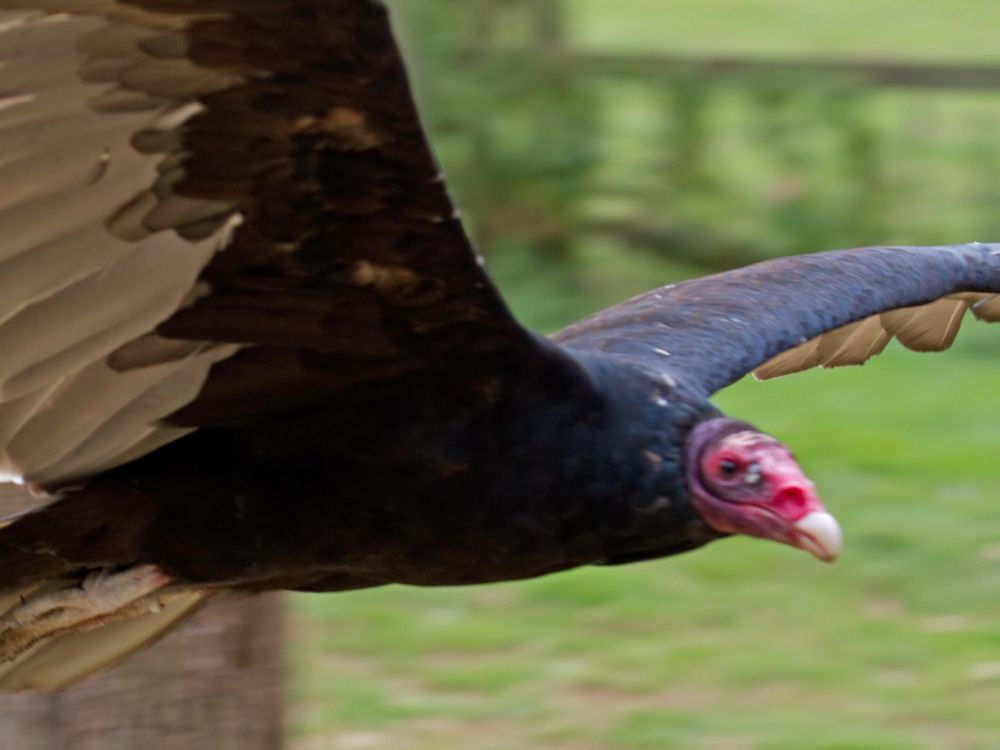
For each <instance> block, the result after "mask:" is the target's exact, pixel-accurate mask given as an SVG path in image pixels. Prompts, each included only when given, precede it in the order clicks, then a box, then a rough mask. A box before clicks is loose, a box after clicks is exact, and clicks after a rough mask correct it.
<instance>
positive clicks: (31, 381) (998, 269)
mask: <svg viewBox="0 0 1000 750" xmlns="http://www.w3.org/2000/svg"><path fill="white" fill-rule="evenodd" d="M0 62H2V63H4V65H5V67H3V68H0V148H5V149H8V152H9V153H11V154H15V155H16V158H14V159H13V160H11V161H9V162H4V161H2V160H0V181H4V184H7V185H9V186H11V187H10V189H9V190H8V192H7V195H6V199H5V200H0V230H5V233H0V236H4V237H6V239H4V240H0V250H2V251H3V253H4V255H3V257H2V258H0V279H2V278H4V275H5V274H11V275H12V276H10V277H11V278H13V277H14V276H13V275H15V274H22V275H23V277H24V278H25V279H26V280H28V281H30V282H31V283H30V284H29V285H28V287H30V291H29V290H28V287H25V286H21V287H18V289H20V291H17V292H12V294H13V298H12V299H11V300H10V301H9V307H10V311H9V312H8V316H7V317H5V318H2V319H0V345H3V344H5V343H6V344H9V346H8V347H7V349H6V351H8V352H9V359H10V360H11V361H10V362H9V363H8V364H6V365H5V369H3V370H2V372H0V438H2V439H3V441H4V446H5V449H4V453H3V456H2V458H3V462H2V467H3V470H4V471H5V472H6V474H7V476H8V478H9V479H11V480H12V481H13V482H14V483H15V484H16V483H20V484H21V486H23V487H24V488H25V490H26V491H24V492H21V493H20V496H19V498H18V499H17V503H18V508H19V510H18V511H17V512H16V513H14V504H13V503H14V501H13V500H12V501H11V505H10V506H9V510H10V511H11V515H10V517H9V518H8V519H7V523H6V526H5V527H3V528H2V529H0V615H2V619H0V660H5V662H6V663H5V664H4V665H3V666H0V687H7V688H18V687H28V686H43V687H44V686H53V685H61V684H65V683H67V682H71V681H73V680H76V679H79V678H80V677H82V676H85V675H86V674H87V673H89V672H91V671H93V670H94V669H97V668H99V667H101V666H103V665H105V664H107V663H109V662H113V661H114V660H116V659H118V658H121V657H122V656H123V655H125V654H127V653H128V652H130V651H131V650H133V649H134V648H136V647H138V646H139V645H142V644H143V643H145V642H148V641H150V640H151V639H153V638H155V637H157V636H158V635H159V634H160V633H161V632H163V631H165V630H166V629H167V628H169V627H170V626H172V625H174V624H176V623H177V622H180V621H181V620H182V619H183V618H184V617H185V616H186V615H187V614H188V613H190V612H191V611H193V610H194V609H196V608H197V607H198V606H200V605H201V604H202V603H204V602H205V601H207V600H208V599H209V598H210V597H211V595H213V594H214V593H215V592H216V591H219V590H238V591H245V592H255V591H260V590H266V589H275V588H284V589H297V590H310V591H338V590H346V589H352V588H363V587H369V586H378V585H382V584H385V583H405V584H414V585H451V584H466V583H478V582H485V581H498V580H510V579H517V578H525V577H530V576H537V575H541V574H544V573H549V572H553V571H558V570H563V569H566V568H571V567H574V566H579V565H590V564H616V563H624V562H629V561H634V560H639V559H648V558H652V557H659V556H666V555H670V554H674V553H676V552H681V551H685V550H689V549H693V548H695V547H698V546H701V545H703V544H705V543H707V542H709V541H711V540H713V539H716V538H719V537H721V536H725V535H728V534H732V533H746V534H751V535H755V536H760V537H763V538H768V539H773V540H776V541H781V542H785V543H788V544H793V545H795V546H799V547H802V548H804V549H806V550H808V551H810V552H812V553H813V554H815V555H817V556H818V557H821V558H823V559H832V558H834V557H835V556H836V554H837V552H838V551H839V544H840V537H839V530H838V529H837V527H836V524H835V522H833V520H832V517H830V516H829V514H827V513H826V512H825V511H824V510H823V508H822V505H821V504H820V503H819V501H818V498H817V497H816V496H815V492H814V490H813V487H812V484H811V483H810V482H809V481H808V480H807V479H806V478H805V477H804V476H803V475H802V473H801V471H800V470H799V469H798V467H797V466H796V465H795V463H794V461H793V460H792V459H791V457H790V455H789V454H788V452H787V450H786V449H785V448H783V447H782V446H781V445H780V444H778V443H777V442H776V441H774V440H773V439H771V438H769V437H767V436H765V435H762V434H761V433H758V432H757V431H756V430H754V429H753V428H752V427H750V426H749V425H745V424H743V423H740V422H736V421H733V420H729V419H726V418H724V417H722V415H721V414H720V413H719V412H718V410H716V409H715V408H714V407H713V406H712V405H711V404H710V403H709V401H708V398H709V396H711V394H712V393H714V392H715V391H716V390H718V389H719V388H722V387H724V386H726V385H728V384H729V383H731V382H733V381H734V380H736V379H738V378H739V377H741V376H742V375H744V374H746V373H748V372H750V371H753V370H757V371H758V372H759V373H760V374H762V375H765V376H769V375H775V374H782V373H784V372H790V371H794V370H796V369H802V368H804V367H808V366H814V365H838V364H851V363H859V362H862V361H864V360H865V359H867V358H868V357H869V356H871V355H872V354H874V353H877V351H879V350H880V348H881V347H882V346H884V345H885V343H886V342H887V341H888V339H889V338H891V337H892V336H896V337H898V338H899V339H900V340H901V341H902V342H903V343H904V344H907V345H908V346H911V347H913V348H918V349H940V348H944V347H946V346H947V345H948V344H950V342H951V339H952V338H953V336H954V333H955V331H957V326H958V321H959V320H960V319H961V316H962V315H963V314H964V313H965V311H966V309H967V308H970V307H971V308H972V309H973V311H974V313H975V314H977V315H978V316H979V317H981V318H984V319H987V320H992V319H995V318H996V317H998V315H997V312H998V311H997V307H998V305H997V304H996V302H995V297H994V296H993V295H994V294H995V293H997V292H1000V247H998V246H989V245H963V246H954V247H938V248H871V249H865V250H854V251H842V252H835V253H827V254H819V255H813V256H803V257H798V258H788V259H782V260H776V261H771V262H768V263H762V264H759V265H756V266H752V267H749V268H746V269H741V270H737V271H732V272H729V273H725V274H720V275H717V276H712V277H708V278H705V279H700V280H697V281H691V282H686V283H684V284H678V285H676V286H672V287H667V288H664V289H660V290H657V291H654V292H651V293H649V294H647V295H644V296H642V297H639V298H636V299H634V300H631V301H628V302H625V303H622V304H621V305H619V306H617V307H614V308H612V309H610V310H607V311H605V312H602V313H599V314H598V315H595V316H593V317H591V318H588V319H587V320H584V321H582V322H581V323H579V324H577V325H575V326H572V327H570V328H569V329H567V330H565V331H562V332H560V333H558V334H556V335H555V336H553V337H552V338H551V339H547V338H544V337H540V336H537V335H535V334H533V333H531V332H530V331H527V330H526V329H524V328H523V327H521V326H520V325H519V324H518V323H517V321H516V320H515V319H514V318H513V317H512V316H511V315H510V313H509V312H508V311H507V309H506V307H505V305H504V303H503V300H502V299H501V297H500V296H499V294H498V292H497V291H496V289H495V288H494V286H493V285H492V283H491V281H490V280H489V278H488V276H487V275H486V274H485V272H484V270H483V268H482V262H481V259H479V258H478V257H477V256H476V254H475V252H474V250H473V249H472V247H471V245H470V243H469V241H468V240H467V238H466V235H465V234H464V232H463V230H462V227H461V223H460V221H459V219H458V215H457V213H456V212H455V210H454V207H453V206H452V203H451V201H450V200H449V198H448V196H447V193H446V191H445V187H444V183H443V179H442V177H441V174H440V172H439V169H438V167H437V165H436V164H435V162H434V159H433V157H432V155H431V152H430V149H429V147H428V145H427V142H426V140H425V137H424V134H423V131H422V129H421V128H420V125H419V121H418V119H417V114H416V111H415V108H414V106H413V102H412V99H411V96H410V93H409V89H408V86H407V83H406V77H405V72H404V69H403V66H402V62H401V59H400V57H399V54H398V52H397V49H396V47H395V44H394V42H393V39H392V35H391V31H390V28H389V23H388V19H387V15H386V11H385V9H384V8H383V6H382V5H381V4H380V3H378V2H373V1H372V0H241V1H240V2H237V1H236V0H198V1H197V2H196V1H195V0H86V1H85V0H0ZM17 71H24V75H23V77H22V78H16V77H15V75H14V73H15V72H17ZM50 71H51V73H50ZM40 124H41V125H51V126H52V132H56V133H57V134H56V135H49V131H45V132H42V131H39V130H38V127H39V125H40ZM67 124H68V125H72V126H73V127H72V128H70V129H69V130H68V131H64V132H74V134H75V140H74V139H73V138H70V137H69V136H68V135H58V131H59V128H61V127H63V126H65V125H67ZM51 148H56V149H62V151H58V153H57V156H61V157H63V156H64V157H65V158H62V159H61V161H59V162H58V163H57V162H55V161H53V160H52V159H48V158H47V152H48V149H51ZM11 165H13V166H11ZM66 205H71V206H72V210H63V211H60V212H56V213H54V212H53V211H52V210H51V209H53V208H55V207H58V206H66ZM43 216H47V217H52V218H49V219H47V220H46V221H48V222H49V223H48V224H46V223H45V222H41V223H38V222H35V223H31V222H30V221H29V219H31V218H32V217H34V218H35V219H38V218H39V217H43ZM50 225H51V226H50ZM64 238H70V239H71V240H72V241H71V242H70V243H68V244H71V245H72V249H73V254H72V255H66V254H63V251H64V250H65V248H64V247H63V245H64V244H66V243H64V242H63V240H64ZM11 258H13V259H15V260H17V262H18V264H19V265H18V266H16V267H14V266H12V265H11V263H12V260H11ZM18 278H20V277H18ZM0 302H2V300H0ZM126 302H128V304H126ZM921 306H923V307H921ZM28 489H30V492H29V491H27V490H28ZM15 494H16V493H15ZM98 625H102V626H103V628H101V629H100V630H97V631H94V628H95V627H96V626H98ZM88 631H94V632H96V633H107V636H106V637H103V638H102V637H100V636H94V635H93V634H91V635H90V636H88V639H81V638H80V637H79V636H78V633H81V632H88ZM65 654H73V659H71V660H67V662H66V663H65V664H64V665H58V664H57V662H58V660H59V658H60V656H61V655H65ZM54 664H56V666H53V665H54Z"/></svg>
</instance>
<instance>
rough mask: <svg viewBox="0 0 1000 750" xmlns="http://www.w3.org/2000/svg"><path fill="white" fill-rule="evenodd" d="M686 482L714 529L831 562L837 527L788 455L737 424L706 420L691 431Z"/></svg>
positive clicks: (772, 441)
mask: <svg viewBox="0 0 1000 750" xmlns="http://www.w3.org/2000/svg"><path fill="white" fill-rule="evenodd" d="M687 467H688V468H687V477H688V484H689V486H690V488H691V495H692V503H693V505H694V508H695V510H696V511H697V512H698V514H699V515H700V516H701V517H702V519H703V520H704V521H705V523H707V524H708V525H709V526H711V527H712V528H713V529H715V530H716V531H721V532H723V533H726V534H747V535H749V536H756V537H760V538H761V539H772V540H774V541H776V542H782V543H783V544H790V545H791V546H793V547H798V548H799V549H804V550H806V551H807V552H810V553H812V554H813V555H815V556H816V557H818V558H819V559H820V560H823V561H825V562H833V561H834V560H836V559H837V556H838V555H839V554H840V547H841V534H840V527H839V526H838V525H837V522H836V520H835V519H834V518H833V516H831V515H830V514H829V513H828V512H827V511H826V508H824V507H823V504H822V503H821V502H820V501H819V498H818V497H817V496H816V489H815V487H814V486H813V483H812V482H810V481H809V480H808V479H806V477H805V475H804V474H803V473H802V469H800V468H799V465H798V464H797V463H795V459H793V458H792V453H791V451H789V450H788V448H786V447H785V446H783V445H782V444H781V443H779V442H778V441H777V440H775V439H774V438H772V437H770V436H769V435H765V434H764V433H762V432H758V431H757V430H755V429H754V428H753V427H751V426H750V425H748V424H745V423H743V422H737V421H734V420H732V419H725V418H719V419H711V420H708V421H706V422H702V423H701V424H700V425H698V426H697V427H696V428H695V429H694V430H693V431H692V433H691V436H690V437H689V438H688V443H687Z"/></svg>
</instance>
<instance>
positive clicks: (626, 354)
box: [554, 243, 1000, 395]
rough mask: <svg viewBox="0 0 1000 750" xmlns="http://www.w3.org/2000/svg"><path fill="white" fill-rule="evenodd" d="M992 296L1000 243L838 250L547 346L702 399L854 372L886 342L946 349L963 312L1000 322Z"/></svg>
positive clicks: (574, 329)
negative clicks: (755, 380)
mask: <svg viewBox="0 0 1000 750" xmlns="http://www.w3.org/2000/svg"><path fill="white" fill-rule="evenodd" d="M997 294H1000V245H984V244H979V243H974V244H971V245H953V246H942V247H875V248H863V249H859V250H841V251H835V252H827V253H817V254H815V255H802V256H796V257H792V258H782V259H779V260H772V261H767V262H764V263H758V264H756V265H752V266H747V267H746V268H741V269H737V270H734V271H729V272H727V273H721V274H717V275H715V276H707V277H705V278H702V279H697V280H694V281H688V282H684V283H681V284H677V285H674V286H668V287H664V288H662V289H658V290H655V291H652V292H649V293H647V294H644V295H641V296H639V297H636V298H634V299H631V300H628V301H627V302H623V303H622V304H620V305H617V306H615V307H612V308H610V309H608V310H605V311H603V312H600V313H598V314H596V315H594V316H592V317H590V318H587V319H585V320H583V321H581V322H580V323H577V324H576V325H573V326H571V327H569V328H567V329H565V330H564V331H561V332H559V333H558V334H556V336H555V337H554V338H555V340H556V341H557V342H559V343H560V344H562V345H564V346H566V347H569V348H571V349H577V350H585V351H593V352H605V353H607V354H608V355H611V356H613V357H617V358H620V359H622V360H625V361H628V362H631V363H633V364H635V365H637V366H640V367H643V368H645V369H647V370H650V371H653V372H658V373H663V374H665V375H667V376H668V377H669V378H670V379H671V380H675V381H677V382H678V383H682V384H684V385H685V386H686V387H687V388H690V389H693V390H696V391H701V392H703V393H704V394H705V395H709V394H711V393H714V392H715V391H717V390H719V389H720V388H724V387H725V386H727V385H729V384H730V383H732V382H734V381H736V380H738V379H739V378H741V377H743V376H744V375H746V374H747V373H749V372H755V373H756V374H757V375H758V376H759V377H765V378H766V377H775V376H777V375H784V374H787V373H791V372H796V371H798V370H803V369H807V368H809V367H815V366H826V367H835V366H840V365H851V364H861V363H862V362H864V361H866V360H867V359H868V358H870V357H872V356H874V355H876V354H878V353H879V352H881V351H882V349H883V348H885V346H886V344H887V343H888V342H889V341H890V340H891V339H892V338H893V337H895V338H897V339H898V340H899V341H900V343H902V344H903V345H904V346H906V347H908V348H910V349H915V350H917V351H940V350H942V349H946V348H947V347H948V346H950V345H951V343H952V341H953V340H954V338H955V335H956V333H957V332H958V328H959V325H960V324H961V320H962V317H963V316H964V315H965V313H966V311H967V310H969V309H971V310H972V312H973V314H974V315H975V316H976V317H977V318H979V319H981V320H986V321H991V322H992V321H997V320H1000V297H997Z"/></svg>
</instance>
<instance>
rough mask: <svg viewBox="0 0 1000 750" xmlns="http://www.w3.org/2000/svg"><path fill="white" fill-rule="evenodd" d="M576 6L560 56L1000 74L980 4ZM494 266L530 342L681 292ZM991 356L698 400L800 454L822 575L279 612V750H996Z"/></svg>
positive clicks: (653, 279)
mask: <svg viewBox="0 0 1000 750" xmlns="http://www.w3.org/2000/svg"><path fill="white" fill-rule="evenodd" d="M573 7H574V8H575V9H577V10H579V11H580V13H579V15H575V16H572V18H573V19H574V26H573V33H574V34H576V35H577V36H578V37H579V38H580V39H582V40H584V41H585V42H586V43H588V44H592V45H594V46H600V45H604V46H607V47H608V48H613V47H617V48H628V49H632V48H634V47H636V46H645V47H646V48H653V47H661V48H669V49H675V50H679V49H702V50H705V51H713V52H725V51H760V52H789V53H791V52H804V53H817V54H818V53H821V52H826V51H830V52H843V53H844V54H861V53H866V54H867V53H876V52H878V53H884V54H886V55H891V54H897V53H898V54H899V55H901V56H912V57H914V58H943V57H950V58H959V57H961V58H963V59H995V58H996V57H997V56H998V55H1000V52H998V51H997V48H996V45H995V41H994V40H993V39H992V36H993V33H994V31H995V28H996V27H997V26H998V23H997V22H998V21H1000V15H998V14H1000V7H998V6H996V5H995V3H992V2H989V1H988V0H962V1H961V2H957V3H954V4H950V5H947V6H945V5H944V4H937V3H931V2H928V1H927V0H922V1H921V2H912V1H908V2H902V0H877V1H873V2H868V3H860V2H853V3H843V4H838V5H834V4H826V3H813V2H810V3H802V2H798V1H797V0H768V1H767V2H765V1H763V0H753V1H752V2H751V1H750V0H726V1H724V0H675V1H674V2H671V3H653V2H651V1H649V0H619V2H617V3H614V4H607V3H603V2H600V0H575V3H574V4H573ZM806 8H808V10H806ZM879 14H881V15H879ZM878 19H881V20H878ZM991 19H992V22H991ZM888 20H891V21H892V24H891V28H890V27H889V25H888ZM956 40H961V43H960V44H956ZM959 98H961V97H959ZM996 99H997V98H996V97H992V99H991V104H990V106H994V107H996V106H998V104H997V102H996V101H994V100H996ZM977 101H982V100H981V99H977ZM956 106H958V105H956ZM976 106H980V105H978V104H977V105H976ZM640 120H641V118H640ZM942 121H947V118H944V119H943V120H942V119H939V120H938V121H937V122H938V124H939V125H940V123H941V122H942ZM955 148H958V147H955ZM953 155H954V153H953V152H949V153H947V154H943V155H942V156H941V158H940V161H939V163H940V164H948V163H949V162H950V160H951V159H952V157H953ZM735 168H736V169H738V170H739V169H742V170H743V171H744V173H745V174H746V176H747V179H748V180H752V178H753V176H754V170H753V167H752V165H746V164H744V165H736V167H735ZM947 186H948V183H947V180H944V181H943V182H942V183H937V184H934V185H928V187H927V200H926V203H924V204H922V205H921V206H920V207H919V211H920V212H927V211H931V210H933V209H932V207H933V205H934V203H935V200H936V198H935V195H936V192H937V191H939V190H946V189H947ZM745 210H748V211H755V210H757V209H756V208H749V209H745ZM734 221H735V222H739V221H741V218H740V217H739V216H736V217H734ZM936 226H941V225H936ZM955 226H956V227H962V226H965V225H964V224H962V220H961V219H960V218H959V219H956V220H955ZM914 235H915V236H917V237H920V236H921V235H920V231H919V227H918V228H917V229H916V230H914ZM886 239H887V240H891V241H894V240H895V238H886ZM942 239H947V238H942ZM950 239H951V240H953V241H962V240H965V239H970V238H969V237H966V236H956V237H951V238H950ZM924 241H931V240H924ZM803 249H819V248H803ZM505 250H506V251H505V252H503V253H497V254H496V256H495V258H494V262H493V266H492V267H493V271H494V273H495V274H496V275H497V277H498V278H499V281H500V284H501V288H502V289H503V290H504V291H505V294H506V295H507V296H508V298H509V299H510V300H511V303H512V305H513V306H514V308H515V309H516V310H517V311H518V313H519V314H520V315H521V317H522V319H524V320H525V321H526V322H528V323H529V324H532V325H534V326H537V327H538V328H539V329H542V330H553V329H555V328H556V327H558V326H559V325H561V324H562V323H564V322H566V321H568V320H572V319H574V318H575V317H577V316H579V315H581V314H584V313H586V312H588V311H590V310H592V309H595V308H598V307H601V306H603V305H606V304H612V303H614V302H617V301H619V300H620V299H622V298H624V297H626V296H628V295H629V294H632V293H634V292H637V291H640V290H643V289H645V288H649V287H651V286H654V285H657V284H661V283H667V282H670V281H673V280H675V279H676V278H680V277H684V276H690V275H694V274H695V273H696V270H695V269H691V268H685V267H680V266H676V265H665V264H663V263H662V262H661V261H657V260H655V259H653V258H651V257H647V256H642V255H630V256H623V255H622V253H621V251H620V248H618V247H616V246H614V245H612V244H608V243H607V242H603V241H601V240H598V239H587V240H586V241H584V242H582V243H581V244H580V246H579V247H577V248H575V249H574V254H575V257H576V258H578V259H581V260H582V261H583V262H582V263H581V266H582V268H583V269H584V270H583V272H582V273H581V270H580V268H575V269H573V271H572V272H570V271H569V270H567V271H565V272H563V271H561V270H560V269H558V268H551V267H547V270H546V272H545V273H541V272H540V271H539V267H538V263H537V261H536V260H535V259H534V258H533V257H532V255H531V250H530V249H528V248H520V247H512V248H506V249H505ZM998 349H1000V330H997V329H996V328H994V329H993V330H990V329H989V328H988V327H987V326H984V325H981V324H975V323H973V322H971V321H970V322H969V323H966V330H964V331H963V332H962V335H961V336H960V337H959V343H958V345H957V346H956V347H955V349H954V350H953V351H950V352H948V353H947V354H945V355H938V356H932V355H916V354H913V353H909V352H904V351H900V350H898V349H897V348H892V349H890V350H889V351H887V352H886V353H885V354H884V355H882V356H881V357H879V358H878V359H877V360H876V361H874V362H872V363H870V364H869V365H867V366H865V367H863V368H850V369H848V370H837V371H824V372H810V373H804V374H801V375H797V376H795V377H792V378H788V379H784V380H779V381H773V382H768V383H756V382H753V381H744V382H741V383H739V384H737V385H736V386H734V387H732V388H730V389H728V390H727V391H725V392H724V393H723V394H721V395H720V396H719V397H718V399H717V402H718V403H719V405H720V406H722V407H723V408H724V409H725V410H726V411H728V412H729V413H731V414H734V415H737V416H739V417H741V418H744V419H747V420H749V421H751V422H754V423H755V424H757V425H758V426H759V427H761V428H762V429H766V430H768V431H770V432H772V433H774V434H775V435H777V436H779V437H780V438H781V439H782V440H784V441H785V442H787V443H788V444H789V445H790V446H792V447H793V448H794V449H795V451H796V454H797V457H798V458H799V460H800V462H801V463H802V464H803V465H804V467H805V468H806V470H807V472H808V473H809V474H810V475H811V476H812V477H813V479H814V480H815V481H816V483H817V485H818V487H819V489H820V491H821V493H822V495H823V496H824V498H825V500H826V501H827V504H828V506H829V507H830V508H831V510H832V511H833V512H834V513H836V514H837V516H838V517H839V518H840V520H841V522H842V524H843V526H844V529H845V533H846V545H847V546H846V551H845V555H844V557H843V559H842V560H841V561H840V562H839V563H838V564H837V565H835V566H832V567H828V566H823V565H821V564H819V563H816V562H815V561H813V560H812V559H811V558H809V557H807V556H806V555H805V554H804V553H802V552H799V551H796V550H792V549H789V548H784V547H780V546H778V545H775V544H770V543H764V542H760V541H754V540H748V539H730V540H724V541H721V542H718V543H715V544H713V545H710V546H709V547H708V548H706V549H703V550H700V551H697V552H695V553H693V554H691V555H685V556H680V557H677V558H673V559H669V560H663V561H654V562H650V563H644V564H640V565H633V566H628V567H624V568H615V569H587V570H579V571H574V572H571V573H566V574H560V575H557V576H552V577H549V578H544V579H539V580H535V581H528V582H524V583H518V584H505V585H496V586H485V587H479V588H474V589H433V590H417V589H407V588H402V587H392V588H386V589H381V590H373V591H363V592H355V593H348V594H340V595H333V596H323V595H310V596H298V597H294V598H293V606H292V622H291V629H292V643H293V644H294V648H293V649H292V650H291V654H290V660H291V673H292V687H291V696H290V697H291V706H292V728H293V731H294V742H293V747H294V748H296V749H297V750H312V749H313V748H316V749H317V750H319V749H320V748H322V749H323V750H340V749H343V750H347V749H350V748H353V749H357V748H379V749H383V748H388V749H391V750H397V749H398V750H409V749H411V748H412V749H414V750H460V749H461V750H466V749H469V750H521V749H523V748H547V749H552V750H618V749H624V750H631V749H636V750H646V749H657V750H660V749H662V748H684V749H687V748H691V749H692V750H701V749H704V750H742V749H743V748H747V749H748V750H750V749H753V750H757V749H758V748H759V749H760V750H792V749H793V748H819V749H821V750H884V749H888V750H895V749H897V748H898V749H900V750H902V749H906V750H911V749H912V750H917V749H919V750H936V749H938V748H953V749H955V750H959V749H961V750H967V749H972V750H976V749H982V750H989V749H992V748H996V747H1000V711H998V710H997V708H998V706H1000V508H998V507H997V499H996V497H995V495H996V494H997V485H998V477H1000V462H998V460H997V458H996V453H997V446H998V444H1000V439H998V438H1000V427H998V426H997V421H996V417H995V416H994V415H995V412H996V408H995V407H996V406H997V401H998V396H997V390H996V385H997V383H998V382H1000V380H998V375H1000V366H998V362H1000V360H998V358H997V353H998Z"/></svg>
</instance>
